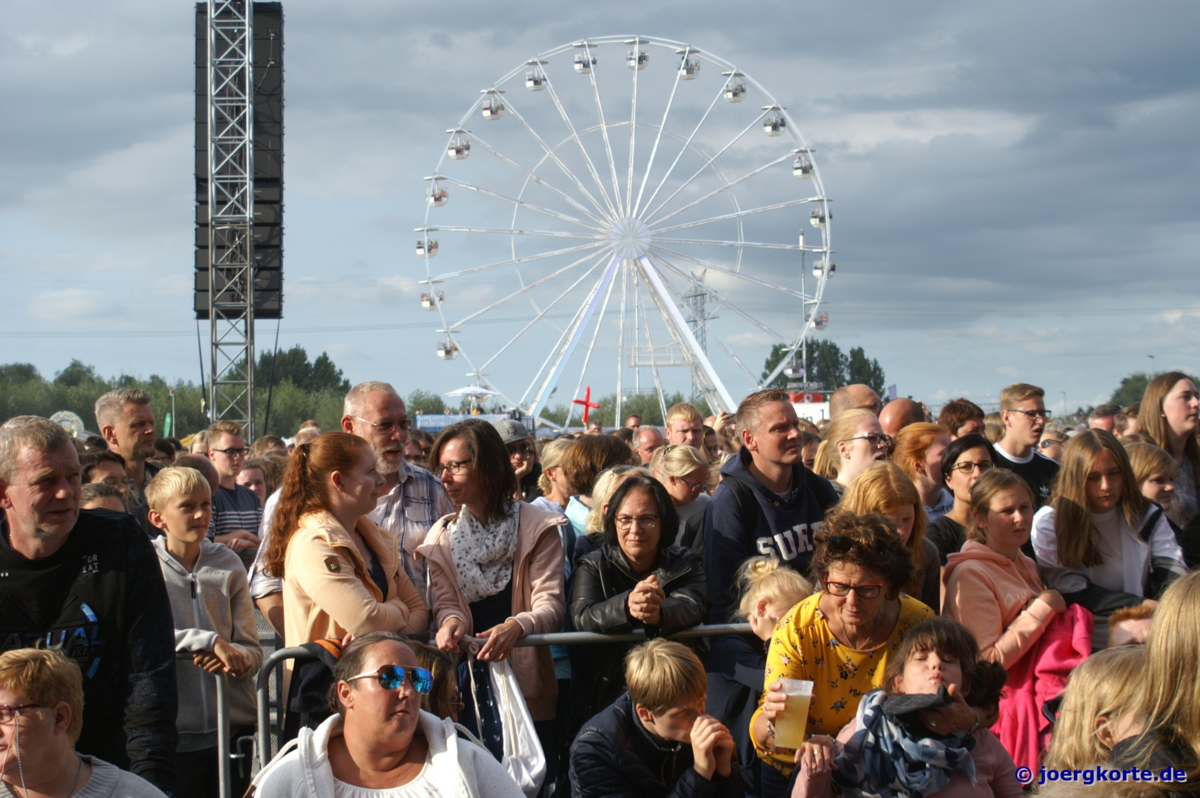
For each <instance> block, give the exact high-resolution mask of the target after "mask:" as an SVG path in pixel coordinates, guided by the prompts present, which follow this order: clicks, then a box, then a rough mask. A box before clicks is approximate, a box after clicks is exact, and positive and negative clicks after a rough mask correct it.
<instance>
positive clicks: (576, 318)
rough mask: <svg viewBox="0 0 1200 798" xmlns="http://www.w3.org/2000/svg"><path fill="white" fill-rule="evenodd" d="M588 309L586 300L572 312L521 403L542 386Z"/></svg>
mask: <svg viewBox="0 0 1200 798" xmlns="http://www.w3.org/2000/svg"><path fill="white" fill-rule="evenodd" d="M603 260H604V259H601V262H603ZM590 273H591V270H589V274H590ZM603 279H604V278H603V276H601V278H600V280H603ZM600 280H597V283H599V282H600ZM594 289H595V286H592V289H589V292H590V291H592V290H594ZM587 310H588V303H586V302H585V303H584V304H582V305H580V306H579V309H578V310H576V311H575V312H574V313H573V314H571V320H570V321H569V322H567V325H566V326H565V327H563V331H562V332H561V333H559V336H558V340H557V341H556V342H555V344H554V346H552V347H550V350H549V351H548V353H547V354H546V359H545V360H543V361H542V365H540V366H538V369H537V371H536V372H534V375H533V380H532V381H531V382H530V383H529V387H528V388H526V389H525V393H524V394H522V395H521V402H520V403H521V405H524V404H525V400H526V399H528V398H529V394H530V393H531V392H533V391H534V390H535V389H539V388H540V387H541V385H542V374H543V373H544V372H546V369H547V368H549V367H550V364H551V361H553V360H554V357H555V354H557V353H559V352H561V351H562V347H563V344H564V342H565V341H566V340H567V338H568V337H569V336H570V335H571V334H572V333H574V331H575V328H576V326H577V325H578V324H579V322H580V319H581V318H582V317H583V315H584V314H585V313H587ZM554 391H555V389H554V388H553V387H552V388H551V389H550V394H553V393H554ZM548 398H549V396H547V399H548ZM531 415H536V414H533V413H532V412H531Z"/></svg>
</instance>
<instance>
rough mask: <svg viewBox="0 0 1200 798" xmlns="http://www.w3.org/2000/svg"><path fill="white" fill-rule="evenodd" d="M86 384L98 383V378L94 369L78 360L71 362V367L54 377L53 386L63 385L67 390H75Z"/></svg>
mask: <svg viewBox="0 0 1200 798" xmlns="http://www.w3.org/2000/svg"><path fill="white" fill-rule="evenodd" d="M88 382H100V377H99V375H97V374H96V369H95V368H93V367H92V366H88V365H85V364H83V363H81V362H80V361H78V360H72V361H71V365H69V366H67V367H66V368H65V369H63V370H62V371H60V372H58V374H57V375H55V377H54V384H55V385H63V386H66V387H68V388H75V387H78V386H80V385H83V384H84V383H88Z"/></svg>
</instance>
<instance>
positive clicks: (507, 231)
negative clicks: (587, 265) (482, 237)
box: [416, 225, 609, 242]
mask: <svg viewBox="0 0 1200 798" xmlns="http://www.w3.org/2000/svg"><path fill="white" fill-rule="evenodd" d="M416 230H417V232H418V233H421V232H430V233H491V234H498V235H504V236H508V235H513V236H544V237H547V238H578V239H583V240H585V241H600V242H607V241H608V240H609V237H608V236H607V235H596V234H591V235H588V234H584V233H567V232H564V231H561V230H514V229H513V228H511V227H448V226H445V225H437V226H436V227H435V226H433V225H430V226H429V227H418V228H416Z"/></svg>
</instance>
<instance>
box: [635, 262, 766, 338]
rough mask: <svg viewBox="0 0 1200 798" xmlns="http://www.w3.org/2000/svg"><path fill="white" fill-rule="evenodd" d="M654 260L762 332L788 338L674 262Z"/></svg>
mask: <svg viewBox="0 0 1200 798" xmlns="http://www.w3.org/2000/svg"><path fill="white" fill-rule="evenodd" d="M654 260H655V261H656V262H658V263H660V264H662V265H663V266H665V267H666V268H667V269H669V270H670V271H672V272H674V273H675V274H678V275H679V276H680V277H682V278H683V279H684V280H687V281H688V282H689V283H691V284H692V285H694V286H696V287H697V288H699V289H700V290H701V291H704V292H705V293H707V294H708V295H709V296H711V297H712V298H713V299H715V300H717V301H718V302H720V303H721V304H722V305H724V306H725V307H727V308H729V309H730V310H732V311H733V312H734V313H736V314H738V315H739V316H741V317H742V318H743V319H745V320H746V321H748V322H750V323H751V324H753V325H754V326H755V327H757V328H758V329H760V330H762V331H763V332H765V333H767V334H768V335H770V336H771V337H772V338H774V339H775V340H776V341H787V340H789V337H788V336H786V335H783V334H781V333H778V332H776V331H775V330H773V329H771V328H770V327H768V326H767V325H766V324H763V323H762V322H761V321H759V320H758V319H757V318H756V317H755V316H754V315H753V314H751V313H747V312H746V311H744V310H742V309H741V308H740V307H738V306H737V304H735V303H733V302H731V301H730V300H729V299H728V298H727V297H725V296H723V295H722V294H721V293H720V292H719V291H716V290H714V289H713V288H712V287H711V286H708V285H706V284H705V283H704V281H703V280H699V279H697V278H695V277H693V276H692V275H690V274H688V273H687V272H685V271H684V270H682V269H680V268H679V267H678V266H676V265H675V264H673V263H671V262H670V261H669V260H664V259H663V258H659V257H655V258H654Z"/></svg>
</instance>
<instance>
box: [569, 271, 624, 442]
mask: <svg viewBox="0 0 1200 798" xmlns="http://www.w3.org/2000/svg"><path fill="white" fill-rule="evenodd" d="M622 271H624V269H622ZM616 285H617V281H616V280H609V282H608V288H607V289H606V290H605V292H604V303H603V304H601V306H600V314H599V315H598V316H596V318H595V322H596V326H595V327H593V328H592V341H591V344H590V345H589V346H588V348H587V351H586V352H585V353H584V355H583V368H581V369H580V370H579V382H578V383H576V384H575V393H574V394H573V396H579V389H580V388H581V387H583V381H584V380H585V379H587V371H588V366H589V365H591V362H592V353H593V352H595V351H596V339H597V338H599V337H600V328H601V327H603V326H604V317H605V315H606V314H607V313H608V300H609V299H610V298H611V297H612V292H613V289H614V288H615V287H616ZM574 412H575V403H574V402H572V403H571V405H570V407H568V408H567V424H570V423H571V416H572V415H573V414H574Z"/></svg>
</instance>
